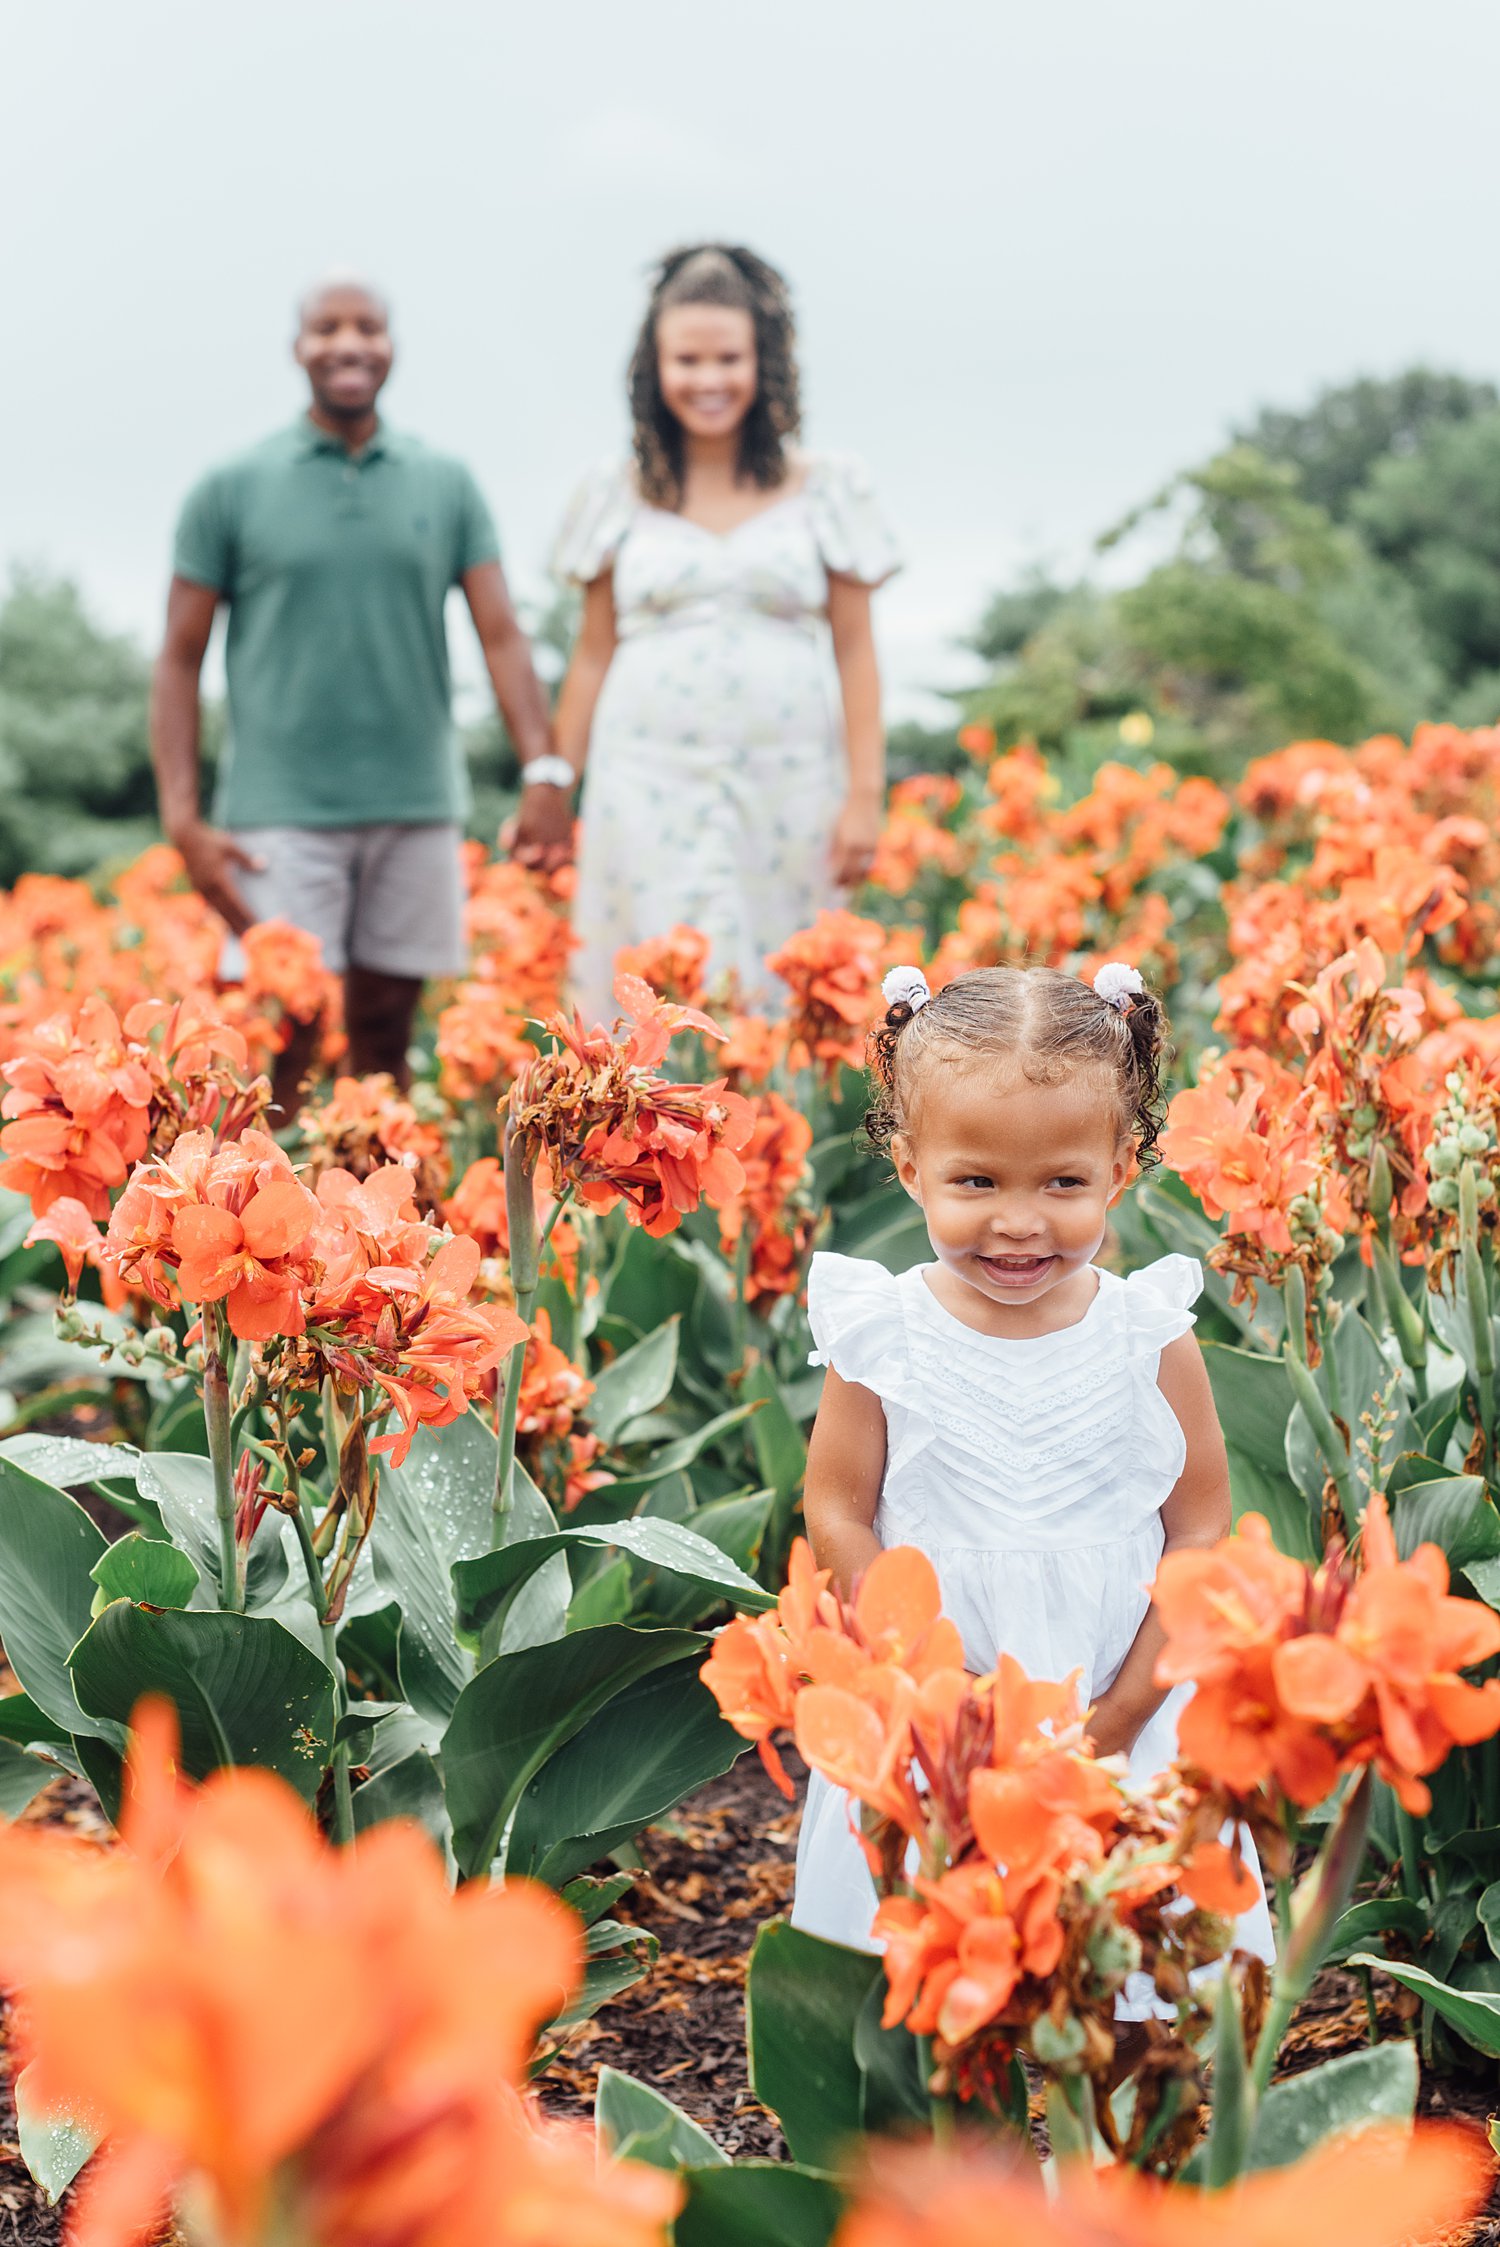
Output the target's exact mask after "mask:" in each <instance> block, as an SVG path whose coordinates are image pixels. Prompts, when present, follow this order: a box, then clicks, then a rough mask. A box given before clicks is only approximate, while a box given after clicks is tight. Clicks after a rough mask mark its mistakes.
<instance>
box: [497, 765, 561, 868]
mask: <svg viewBox="0 0 1500 2247" xmlns="http://www.w3.org/2000/svg"><path fill="white" fill-rule="evenodd" d="M509 848H510V855H511V857H512V858H513V859H514V860H515V861H516V863H517V865H518V866H531V867H534V868H535V869H536V871H537V872H538V873H541V874H551V873H554V872H555V871H556V869H557V868H558V867H559V866H566V865H567V863H568V861H569V860H570V859H571V858H572V856H573V798H572V794H571V792H570V791H569V790H568V789H566V788H554V787H552V786H551V784H550V783H549V782H547V781H538V782H536V783H535V784H534V785H533V786H532V787H530V788H523V789H522V791H521V809H520V811H519V813H518V814H517V817H516V822H515V825H514V827H513V828H512V830H511V833H510V837H509Z"/></svg>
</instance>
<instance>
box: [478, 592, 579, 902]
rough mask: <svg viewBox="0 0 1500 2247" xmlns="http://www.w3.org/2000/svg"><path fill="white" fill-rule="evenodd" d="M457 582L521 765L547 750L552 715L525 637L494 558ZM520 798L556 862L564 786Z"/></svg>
mask: <svg viewBox="0 0 1500 2247" xmlns="http://www.w3.org/2000/svg"><path fill="white" fill-rule="evenodd" d="M459 582H460V584H461V585H462V586H463V589H464V599H465V600H466V601H467V602H468V604H469V614H470V616H472V617H473V619H474V629H475V631H476V632H477V633H478V635H479V645H480V647H481V648H482V649H483V651H484V660H485V666H486V668H487V670H488V671H489V675H490V683H491V685H492V686H493V687H494V690H495V700H496V702H498V703H499V705H500V715H501V717H502V718H503V719H504V720H505V724H506V730H507V731H508V732H509V734H510V738H511V740H512V741H513V742H514V743H515V745H516V754H517V756H518V757H519V758H520V760H521V762H522V764H523V765H529V764H530V763H531V760H532V758H533V757H549V756H551V754H552V718H551V714H550V712H549V711H548V708H547V697H546V695H545V694H544V693H543V692H542V684H541V681H540V680H539V679H538V677H537V675H536V667H535V665H534V664H533V662H532V660H531V643H530V641H529V640H528V639H527V637H526V635H525V633H524V632H523V631H522V630H521V626H520V623H519V621H518V619H517V616H516V612H515V609H514V608H513V607H512V605H511V598H510V590H509V588H508V587H507V585H506V582H505V573H504V571H503V570H502V569H501V567H500V564H499V563H498V562H479V563H476V564H475V566H474V568H473V569H471V570H465V572H464V574H463V576H462V578H461V579H460V580H459ZM533 798H535V799H537V801H536V802H533V801H532V799H533ZM522 802H523V805H524V807H525V809H524V811H523V815H522V816H523V817H524V818H525V819H526V822H527V825H528V827H529V828H530V829H531V831H532V832H533V833H534V834H535V833H536V832H537V830H538V828H539V827H541V828H544V829H545V830H546V832H545V835H544V836H541V837H539V839H540V840H542V841H543V842H544V843H545V844H546V846H547V850H546V856H547V858H548V861H549V863H558V864H560V863H562V861H563V860H565V859H566V858H567V857H568V855H569V851H570V849H571V845H572V836H573V804H572V798H571V796H570V795H569V793H568V791H567V790H566V789H565V788H548V787H540V788H538V787H532V788H528V789H527V790H526V792H525V795H524V796H523V798H522Z"/></svg>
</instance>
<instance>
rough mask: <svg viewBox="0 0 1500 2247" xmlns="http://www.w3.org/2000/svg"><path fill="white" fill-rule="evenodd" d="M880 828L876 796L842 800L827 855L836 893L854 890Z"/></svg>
mask: <svg viewBox="0 0 1500 2247" xmlns="http://www.w3.org/2000/svg"><path fill="white" fill-rule="evenodd" d="M884 825H885V807H884V805H883V803H882V802H881V799H880V798H879V797H878V796H848V797H846V798H845V800H844V808H843V810H842V811H841V812H840V813H839V816H838V824H837V825H836V826H835V828H834V830H833V844H832V848H831V851H830V861H831V865H832V871H833V878H834V881H835V882H836V883H837V885H838V887H839V888H840V889H856V888H857V887H858V886H859V884H860V883H861V882H862V881H863V880H864V879H865V877H866V876H867V874H868V873H869V871H870V867H871V865H872V863H873V862H874V857H875V852H876V849H877V847H878V845H879V842H880V835H881V830H882V828H883V827H884Z"/></svg>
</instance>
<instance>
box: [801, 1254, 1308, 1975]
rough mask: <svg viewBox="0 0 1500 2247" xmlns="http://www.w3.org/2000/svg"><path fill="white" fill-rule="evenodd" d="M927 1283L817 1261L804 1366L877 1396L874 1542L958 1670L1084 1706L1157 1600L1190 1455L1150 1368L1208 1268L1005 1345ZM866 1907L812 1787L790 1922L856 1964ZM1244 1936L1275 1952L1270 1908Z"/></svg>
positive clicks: (1177, 1702) (1167, 1708)
mask: <svg viewBox="0 0 1500 2247" xmlns="http://www.w3.org/2000/svg"><path fill="white" fill-rule="evenodd" d="M930 1268H931V1267H926V1266H921V1265H918V1266H916V1267H915V1268H914V1269H912V1270H911V1271H908V1272H904V1273H903V1274H902V1275H901V1276H900V1278H899V1279H898V1278H895V1277H893V1276H892V1275H891V1273H889V1272H887V1271H885V1270H884V1269H883V1268H882V1267H881V1266H880V1265H878V1264H869V1263H865V1262H864V1261H862V1260H860V1259H857V1258H854V1257H849V1256H830V1255H819V1256H815V1257H814V1258H813V1261H812V1272H811V1275H810V1282H809V1289H808V1313H809V1317H810V1319H811V1323H812V1330H813V1339H814V1341H815V1342H816V1343H817V1345H818V1347H817V1350H816V1351H815V1352H814V1355H813V1359H812V1362H813V1363H814V1364H815V1365H831V1366H833V1367H834V1368H835V1369H836V1370H837V1371H838V1372H839V1373H840V1374H841V1375H842V1376H843V1378H844V1379H845V1380H846V1381H856V1382H858V1383H860V1384H861V1385H862V1386H863V1387H864V1388H867V1389H871V1390H873V1391H874V1393H875V1395H876V1396H878V1397H879V1399H880V1402H881V1405H882V1407H883V1409H884V1413H885V1421H886V1466H885V1479H884V1481H883V1483H882V1485H881V1492H880V1504H879V1508H878V1510H877V1512H876V1516H875V1533H876V1535H877V1536H878V1537H879V1539H880V1542H881V1543H882V1545H916V1546H918V1547H919V1548H920V1549H921V1551H923V1552H924V1553H926V1554H927V1556H928V1558H929V1559H930V1560H931V1561H932V1563H933V1565H934V1567H935V1568H936V1570H937V1573H938V1579H939V1582H940V1583H941V1585H942V1591H943V1606H944V1609H945V1611H946V1612H947V1614H949V1615H950V1616H951V1617H952V1618H953V1620H954V1622H955V1623H957V1625H958V1627H959V1630H960V1632H961V1633H962V1635H963V1642H964V1658H965V1660H966V1661H967V1663H968V1664H969V1667H970V1668H971V1669H974V1670H980V1671H983V1670H989V1669H993V1667H994V1665H995V1662H996V1660H997V1658H998V1656H999V1655H1000V1654H1001V1653H1006V1654H1009V1655H1012V1656H1013V1657H1014V1659H1015V1660H1016V1661H1018V1662H1020V1663H1021V1664H1022V1665H1023V1667H1024V1668H1025V1669H1027V1670H1028V1671H1029V1672H1030V1673H1031V1675H1032V1676H1033V1677H1042V1678H1065V1677H1067V1676H1068V1674H1069V1673H1070V1672H1071V1671H1073V1670H1078V1671H1080V1672H1081V1673H1082V1674H1081V1676H1080V1678H1079V1694H1080V1699H1081V1702H1082V1704H1083V1705H1084V1706H1087V1705H1088V1703H1089V1702H1090V1701H1093V1700H1095V1699H1097V1698H1098V1696H1099V1695H1100V1694H1101V1693H1102V1692H1103V1691H1104V1689H1105V1687H1106V1686H1108V1685H1109V1684H1110V1682H1111V1681H1112V1679H1113V1678H1114V1676H1115V1674H1116V1672H1117V1671H1118V1670H1119V1667H1120V1665H1121V1663H1122V1662H1123V1661H1124V1659H1125V1656H1126V1655H1127V1654H1128V1653H1129V1651H1130V1648H1131V1645H1132V1643H1133V1641H1134V1639H1135V1635H1136V1632H1137V1631H1138V1630H1139V1629H1140V1626H1141V1622H1142V1620H1143V1618H1144V1617H1145V1614H1146V1610H1147V1606H1148V1604H1149V1600H1148V1592H1147V1587H1148V1586H1149V1584H1150V1582H1151V1579H1152V1577H1153V1576H1154V1575H1155V1573H1156V1564H1157V1562H1158V1560H1159V1559H1160V1558H1161V1552H1162V1546H1163V1542H1164V1538H1165V1531H1164V1530H1163V1527H1162V1518H1161V1509H1162V1507H1163V1505H1164V1504H1165V1503H1166V1500H1167V1499H1168V1498H1169V1497H1170V1496H1171V1493H1172V1490H1173V1488H1174V1486H1175V1484H1176V1482H1177V1479H1178V1477H1179V1476H1180V1475H1181V1473H1182V1470H1183V1466H1184V1464H1185V1461H1186V1457H1187V1439H1186V1438H1185V1436H1184V1435H1183V1432H1182V1427H1181V1425H1180V1423H1179V1421H1178V1419H1177V1415H1176V1414H1175V1413H1174V1412H1173V1410H1172V1407H1171V1406H1170V1405H1169V1404H1168V1402H1167V1400H1166V1398H1165V1397H1164V1396H1163V1395H1162V1392H1161V1390H1160V1388H1159V1387H1158V1385H1157V1368H1158V1366H1159V1364H1160V1360H1161V1353H1162V1351H1163V1350H1164V1349H1165V1348H1166V1346H1167V1344H1168V1343H1169V1342H1172V1341H1175V1340H1176V1339H1177V1337H1178V1336H1179V1335H1181V1334H1186V1333H1187V1331H1188V1329H1189V1328H1190V1327H1191V1326H1192V1325H1193V1323H1194V1318H1193V1313H1192V1311H1191V1309H1190V1308H1189V1306H1190V1305H1191V1304H1192V1303H1193V1302H1195V1301H1196V1300H1197V1297H1198V1295H1199V1294H1200V1292H1201V1291H1202V1287H1203V1270H1202V1266H1201V1265H1199V1264H1196V1263H1194V1261H1193V1260H1192V1258H1191V1257H1187V1256H1166V1257H1163V1258H1162V1259H1161V1261H1160V1262H1159V1263H1156V1264H1151V1265H1148V1266H1147V1268H1146V1269H1145V1271H1142V1272H1132V1273H1131V1275H1130V1277H1129V1278H1128V1279H1120V1278H1118V1277H1117V1276H1116V1275H1115V1274H1114V1273H1113V1272H1105V1271H1101V1272H1100V1273H1099V1275H1098V1279H1099V1285H1098V1291H1097V1293H1096V1294H1095V1296H1094V1299H1093V1301H1092V1303H1091V1304H1090V1305H1089V1307H1088V1309H1087V1311H1086V1312H1085V1313H1084V1315H1083V1317H1082V1318H1081V1319H1079V1320H1078V1321H1077V1322H1076V1324H1074V1325H1073V1326H1069V1327H1064V1328H1063V1329H1062V1331H1061V1332H1060V1333H1057V1334H1044V1335H1039V1336H1037V1337H1035V1338H1034V1339H1025V1340H1017V1341H1012V1340H1007V1339H1006V1338H1004V1337H1003V1336H999V1335H991V1334H980V1333H978V1332H976V1331H975V1329H974V1328H972V1327H969V1326H965V1325H964V1323H963V1322H962V1320H960V1319H956V1318H955V1317H954V1316H953V1314H952V1312H951V1311H947V1310H945V1309H944V1308H943V1306H942V1304H941V1303H939V1301H938V1299H937V1297H936V1296H935V1295H934V1294H933V1292H932V1289H931V1288H930V1287H929V1286H928V1284H927V1277H926V1274H927V1271H928V1270H929V1269H930ZM1187 1693H1188V1688H1187V1687H1185V1686H1180V1687H1178V1689H1177V1690H1176V1691H1175V1692H1174V1693H1171V1694H1169V1695H1168V1696H1167V1698H1166V1700H1165V1701H1163V1703H1162V1705H1161V1707H1160V1708H1159V1709H1158V1710H1157V1711H1156V1713H1155V1714H1154V1715H1153V1716H1152V1717H1151V1718H1150V1719H1149V1721H1148V1722H1147V1723H1146V1724H1145V1726H1144V1727H1143V1728H1142V1730H1141V1733H1140V1736H1139V1738H1138V1739H1137V1741H1136V1744H1135V1747H1134V1749H1133V1751H1132V1753H1131V1758H1130V1767H1131V1771H1132V1773H1133V1774H1134V1775H1135V1777H1137V1778H1149V1777H1151V1776H1152V1775H1153V1774H1154V1773H1156V1772H1158V1771H1160V1770H1162V1769H1163V1768H1164V1767H1165V1766H1166V1765H1167V1764H1168V1763H1170V1762H1171V1760H1172V1757H1173V1756H1174V1755H1175V1753H1176V1750H1177V1718H1178V1714H1179V1712H1180V1710H1181V1707H1182V1704H1183V1702H1184V1701H1185V1700H1186V1698H1187ZM875 1901H876V1899H875V1890H874V1885H873V1883H872V1882H871V1879H870V1875H869V1873H868V1871H867V1870H866V1867H865V1861H864V1857H863V1855H862V1854H861V1851H860V1848H859V1845H858V1843H857V1842H856V1841H855V1839H854V1836H853V1832H852V1830H851V1826H850V1816H849V1803H848V1797H847V1796H846V1795H845V1794H844V1793H843V1792H842V1790H841V1789H839V1788H837V1787H834V1786H831V1785H830V1784H829V1783H828V1781H827V1780H825V1779H822V1778H820V1777H819V1776H818V1775H817V1774H816V1773H814V1775H813V1777H812V1778H811V1779H810V1780H809V1782H808V1792H807V1802H806V1806H805V1808H804V1810H803V1814H802V1832H801V1836H800V1840H799V1843H798V1849H797V1888H796V1897H795V1901H794V1903H793V1908H792V1922H793V1925H794V1926H798V1927H803V1928H806V1929H807V1931H808V1932H809V1933H810V1934H814V1935H821V1936H824V1937H825V1938H826V1939H827V1940H828V1941H830V1942H838V1943H847V1944H849V1945H851V1946H853V1947H854V1948H856V1949H864V1950H868V1949H869V1948H870V1947H871V1945H870V1921H871V1918H872V1916H873V1914H874V1910H875ZM1236 1939H1237V1941H1238V1943H1239V1944H1240V1946H1241V1947H1242V1948H1244V1949H1253V1950H1258V1951H1260V1952H1261V1954H1262V1955H1263V1956H1265V1957H1270V1956H1271V1955H1272V1946H1271V1927H1270V1919H1269V1916H1268V1914H1267V1911H1266V1907H1265V1904H1264V1902H1262V1903H1261V1904H1260V1905H1259V1906H1258V1907H1256V1908H1255V1909H1254V1910H1252V1911H1250V1912H1248V1913H1246V1914H1245V1915H1244V1917H1243V1918H1242V1919H1241V1921H1240V1924H1239V1929H1238V1933H1237V1938H1236ZM1128 2009H1129V2010H1132V2011H1133V2010H1136V2008H1135V2007H1134V2006H1132V2007H1130V2008H1128Z"/></svg>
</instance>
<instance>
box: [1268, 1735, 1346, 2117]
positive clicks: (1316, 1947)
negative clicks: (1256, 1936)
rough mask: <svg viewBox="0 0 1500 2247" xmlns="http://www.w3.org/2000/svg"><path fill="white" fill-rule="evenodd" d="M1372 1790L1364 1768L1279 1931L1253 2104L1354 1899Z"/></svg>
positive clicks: (1343, 1803)
mask: <svg viewBox="0 0 1500 2247" xmlns="http://www.w3.org/2000/svg"><path fill="white" fill-rule="evenodd" d="M1371 1801H1372V1789H1371V1784H1370V1767H1369V1765H1368V1764H1366V1765H1365V1767H1364V1768H1363V1770H1362V1771H1361V1772H1360V1774H1359V1777H1358V1778H1357V1779H1356V1780H1355V1782H1354V1784H1353V1786H1352V1787H1351V1788H1350V1789H1349V1791H1348V1793H1347V1794H1346V1795H1345V1797H1344V1799H1343V1802H1342V1803H1341V1804H1340V1806H1339V1813H1338V1816H1337V1817H1336V1818H1335V1819H1334V1822H1333V1824H1332V1826H1331V1827H1330V1828H1329V1831H1328V1837H1327V1839H1326V1840H1325V1841H1324V1843H1323V1846H1322V1848H1321V1849H1320V1850H1319V1851H1318V1855H1317V1859H1316V1861H1315V1863H1314V1865H1313V1868H1312V1871H1311V1872H1310V1873H1309V1874H1308V1875H1307V1877H1306V1879H1305V1880H1304V1881H1303V1882H1302V1884H1301V1886H1300V1888H1299V1889H1298V1891H1297V1896H1298V1899H1299V1900H1301V1910H1300V1911H1297V1910H1295V1909H1294V1910H1293V1912H1292V1913H1291V1914H1290V1921H1291V1925H1290V1932H1285V1931H1284V1930H1283V1929H1282V1928H1281V1927H1279V1926H1278V1928H1277V1930H1276V1934H1277V1956H1276V1966H1275V1970H1274V1972H1273V1974H1272V1977H1271V2001H1270V2003H1269V2005H1268V2006H1267V2007H1266V2017H1265V2020H1264V2022H1263V2023H1262V2026H1261V2032H1260V2036H1259V2038H1258V2039H1257V2041H1256V2046H1255V2060H1254V2065H1253V2067H1252V2070H1251V2084H1252V2088H1253V2091H1254V2095H1255V2097H1256V2098H1257V2099H1259V2098H1260V2096H1261V2094H1262V2093H1263V2092H1264V2090H1265V2088H1266V2086H1267V2084H1268V2083H1269V2082H1270V2080H1271V2070H1272V2069H1273V2068H1274V2067H1275V2065H1276V2055H1277V2053H1278V2052H1279V2051H1280V2049H1281V2040H1282V2038H1283V2037H1284V2036H1285V2034H1286V2032H1287V2027H1288V2025H1289V2023H1290V2021H1291V2018H1292V2015H1293V2014H1294V2013H1295V2012H1296V2010H1297V2007H1298V2006H1299V2005H1300V2004H1301V2003H1302V2000H1303V1999H1304V1998H1305V1997H1306V1995H1307V1993H1308V1991H1309V1990H1310V1989H1311V1988H1312V1985H1313V1977H1314V1976H1315V1975H1316V1973H1317V1971H1318V1968H1319V1966H1320V1965H1321V1964H1322V1961H1323V1953H1324V1952H1325V1951H1326V1950H1327V1948H1328V1945H1329V1943H1330V1941H1331V1940H1332V1937H1333V1930H1334V1928H1335V1927H1336V1925H1337V1924H1338V1921H1339V1918H1340V1916H1341V1914H1342V1913H1343V1912H1344V1910H1345V1909H1346V1907H1347V1905H1348V1902H1349V1898H1350V1896H1351V1895H1352V1894H1353V1893H1354V1883H1355V1881H1356V1880H1357V1879H1358V1878H1359V1869H1360V1866H1361V1865H1362V1864H1363V1863H1364V1859H1365V1843H1366V1841H1367V1839H1368V1837H1369V1831H1370V1804H1371Z"/></svg>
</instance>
